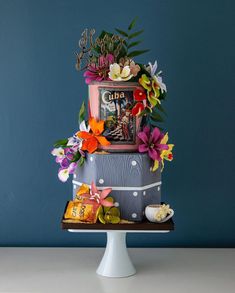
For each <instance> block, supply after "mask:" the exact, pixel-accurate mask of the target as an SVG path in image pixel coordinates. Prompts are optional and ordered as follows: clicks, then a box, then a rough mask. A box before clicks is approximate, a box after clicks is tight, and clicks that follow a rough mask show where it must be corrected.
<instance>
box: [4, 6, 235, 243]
mask: <svg viewBox="0 0 235 293" xmlns="http://www.w3.org/2000/svg"><path fill="white" fill-rule="evenodd" d="M137 2H138V1H134V0H132V1H123V0H121V1H113V0H112V1H104V0H99V1H75V0H74V1H73V0H70V1H67V0H63V1H62V0H61V1H59V0H57V1H49V0H48V1H45V0H44V1H42V0H40V1H32V0H28V1H27V0H25V1H24V0H21V1H17V0H15V1H11V0H10V1H7V0H6V1H2V0H0V135H1V143H0V245H2V246H5V245H6V246H24V245H26V246H102V245H104V243H105V236H104V235H97V234H77V235H74V234H69V233H66V232H64V231H61V230H60V218H61V216H62V212H63V208H64V205H65V202H66V201H67V200H68V199H69V198H70V197H71V192H72V188H71V183H67V184H62V183H61V182H59V181H58V179H57V166H56V164H55V163H54V162H53V159H52V157H51V156H50V150H51V147H52V144H53V142H54V141H55V140H56V139H58V138H63V137H67V136H69V135H70V134H72V133H73V132H74V130H75V129H76V127H77V122H76V121H77V112H78V110H79V107H80V104H81V101H82V100H83V99H86V98H87V87H86V85H85V84H84V79H83V77H82V75H81V74H79V73H78V72H77V71H76V70H75V68H74V63H75V58H74V52H75V50H76V46H77V41H78V39H79V36H80V33H81V32H82V30H83V28H85V27H95V28H96V29H97V31H100V30H101V29H102V28H105V29H107V30H109V29H112V28H113V27H120V28H125V27H126V26H127V25H128V23H129V22H130V20H131V19H132V18H133V17H134V16H136V15H138V16H139V24H138V28H141V27H144V29H145V35H144V37H145V43H146V44H145V46H146V47H147V48H151V51H150V52H149V53H147V54H146V55H144V56H143V57H141V58H139V61H142V62H143V61H145V62H148V61H149V60H151V61H154V60H155V58H157V59H158V62H159V65H160V67H161V69H163V71H164V73H165V75H164V76H165V81H166V83H167V86H168V92H169V93H168V100H167V102H166V103H165V107H166V109H167V112H168V119H167V125H166V127H167V128H168V129H169V133H170V136H171V139H172V140H173V141H174V142H175V144H176V148H175V160H174V163H172V164H169V165H168V166H167V167H166V169H165V172H164V174H163V182H164V186H163V199H164V200H165V201H167V202H170V203H171V205H172V206H173V208H174V209H175V211H176V215H175V222H176V231H175V232H173V233H171V234H169V235H152V234H149V235H142V234H138V235H129V237H128V244H129V245H130V246H194V247H201V246H207V247H209V246H212V247H218V246H221V247H226V246H228V247H232V246H233V247H234V246H235V233H234V224H235V212H234V211H235V192H234V173H235V172H234V171H235V170H234V165H235V164H234V161H235V160H234V159H235V157H234V149H233V147H234V140H233V138H234V133H235V129H234V125H235V123H234V122H235V121H234V120H235V119H234V116H235V115H234V109H235V107H234V106H235V105H234V99H235V96H234V91H235V90H234V68H235V61H234V55H235V54H234V47H235V46H234V45H235V37H234V36H235V23H234V15H235V13H234V12H235V5H234V2H233V1H225V0H224V1H216V0H214V1H212V0H211V1H208V0H207V1H205V0H204V1H202V0H201V1H199V0H197V1H187V0H181V1H173V0H172V1H170V0H165V1H160V0H158V1H153V0H152V1H150V0H145V1H143V4H141V3H140V2H142V1H140V2H138V4H137Z"/></svg>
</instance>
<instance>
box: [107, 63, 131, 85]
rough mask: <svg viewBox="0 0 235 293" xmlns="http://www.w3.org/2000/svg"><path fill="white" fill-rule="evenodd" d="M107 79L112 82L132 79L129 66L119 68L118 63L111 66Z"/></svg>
mask: <svg viewBox="0 0 235 293" xmlns="http://www.w3.org/2000/svg"><path fill="white" fill-rule="evenodd" d="M109 69H110V71H109V78H110V79H111V80H113V81H127V80H129V79H131V78H132V77H133V74H132V73H131V69H130V66H128V65H126V66H124V67H122V66H120V65H119V64H118V63H114V64H111V65H110V67H109Z"/></svg>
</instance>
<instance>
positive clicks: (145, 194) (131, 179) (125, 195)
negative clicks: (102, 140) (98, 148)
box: [73, 153, 161, 222]
mask: <svg viewBox="0 0 235 293" xmlns="http://www.w3.org/2000/svg"><path fill="white" fill-rule="evenodd" d="M150 168H151V161H150V159H149V157H148V155H147V154H140V153H109V154H103V153H102V154H100V153H94V154H87V160H86V161H85V163H84V165H83V166H82V167H77V169H76V171H75V173H74V178H73V197H75V196H76V193H77V190H78V189H79V187H80V186H81V185H82V184H83V183H85V184H87V185H90V184H91V182H94V183H95V185H96V186H97V187H98V189H99V190H102V189H105V188H108V187H110V188H112V192H111V196H112V197H113V198H114V200H115V206H118V207H119V209H120V212H121V218H122V219H126V220H129V221H136V222H139V221H142V220H143V218H144V210H145V207H146V206H147V205H150V204H159V203H160V202H161V171H160V168H159V169H158V170H157V171H156V172H151V170H150Z"/></svg>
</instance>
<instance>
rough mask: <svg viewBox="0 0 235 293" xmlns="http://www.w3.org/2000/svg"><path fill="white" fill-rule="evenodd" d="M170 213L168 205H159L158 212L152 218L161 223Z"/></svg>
mask: <svg viewBox="0 0 235 293" xmlns="http://www.w3.org/2000/svg"><path fill="white" fill-rule="evenodd" d="M170 213H171V210H170V206H169V205H165V204H163V205H161V207H160V209H159V211H158V212H157V213H156V214H155V215H154V218H155V219H156V220H157V221H158V222H161V221H162V220H164V219H165V218H166V216H167V215H168V214H170Z"/></svg>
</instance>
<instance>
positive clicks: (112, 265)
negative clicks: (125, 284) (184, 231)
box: [61, 206, 174, 278]
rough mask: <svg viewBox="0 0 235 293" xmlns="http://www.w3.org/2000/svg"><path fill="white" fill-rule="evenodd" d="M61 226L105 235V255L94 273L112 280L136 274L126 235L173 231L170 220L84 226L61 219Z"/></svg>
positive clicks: (76, 230)
mask: <svg viewBox="0 0 235 293" xmlns="http://www.w3.org/2000/svg"><path fill="white" fill-rule="evenodd" d="M66 207H67V206H66ZM65 209H66V208H65ZM61 226H62V229H64V230H67V231H68V232H72V233H79V232H80V233H81V232H88V233H91V232H95V233H97V232H102V233H106V234H107V243H106V248H105V253H104V255H103V258H102V260H101V262H100V264H99V267H98V269H97V271H96V273H97V274H98V275H101V276H104V277H112V278H122V277H129V276H131V275H134V274H135V273H136V269H135V268H134V266H133V264H132V262H131V259H130V257H129V255H128V251H127V247H126V234H127V233H168V232H170V231H173V230H174V222H173V220H172V219H170V220H168V221H167V222H165V223H150V222H148V221H144V222H141V223H127V222H124V223H121V224H102V223H95V224H86V223H76V222H71V221H68V220H65V219H64V218H62V221H61Z"/></svg>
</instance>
